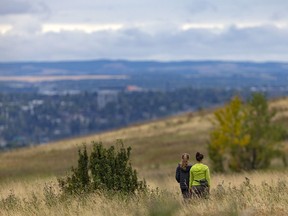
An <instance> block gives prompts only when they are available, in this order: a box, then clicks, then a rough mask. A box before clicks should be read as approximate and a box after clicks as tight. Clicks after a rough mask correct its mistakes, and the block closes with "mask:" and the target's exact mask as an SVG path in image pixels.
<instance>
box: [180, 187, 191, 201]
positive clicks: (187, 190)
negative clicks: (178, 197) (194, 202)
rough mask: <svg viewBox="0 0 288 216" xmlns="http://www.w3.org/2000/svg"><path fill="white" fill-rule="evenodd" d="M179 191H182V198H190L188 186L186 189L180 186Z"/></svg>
mask: <svg viewBox="0 0 288 216" xmlns="http://www.w3.org/2000/svg"><path fill="white" fill-rule="evenodd" d="M181 192H182V195H183V198H184V199H187V198H190V192H189V189H188V188H187V189H186V188H185V189H182V188H181Z"/></svg>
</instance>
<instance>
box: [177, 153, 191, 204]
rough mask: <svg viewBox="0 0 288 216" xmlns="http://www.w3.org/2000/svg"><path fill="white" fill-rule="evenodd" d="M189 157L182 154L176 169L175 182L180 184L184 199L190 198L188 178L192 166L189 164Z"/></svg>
mask: <svg viewBox="0 0 288 216" xmlns="http://www.w3.org/2000/svg"><path fill="white" fill-rule="evenodd" d="M189 157H190V156H189V154H187V153H184V154H183V155H182V156H181V161H180V163H179V164H178V166H177V169H176V181H177V182H178V183H179V184H180V189H181V192H182V195H183V198H184V199H187V198H190V192H189V178H190V169H191V167H192V165H191V164H189Z"/></svg>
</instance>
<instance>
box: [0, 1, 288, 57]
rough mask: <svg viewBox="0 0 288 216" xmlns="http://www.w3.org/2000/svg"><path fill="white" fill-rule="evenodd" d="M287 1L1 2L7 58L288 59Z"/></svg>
mask: <svg viewBox="0 0 288 216" xmlns="http://www.w3.org/2000/svg"><path fill="white" fill-rule="evenodd" d="M287 11H288V1H284V0H274V1H270V0H269V1H268V0H261V1H260V0H250V1H248V0H234V1H231V0H218V1H215V0H180V1H174V0H170V1H167V0H165V1H164V0H158V1H155V0H154V1H152V0H145V1H135V0H105V1H103V0H81V1H80V0H77V1H73V0H70V1H68V0H61V1H59V0H57V1H56V0H49V1H48V0H0V61H2V62H4V61H26V60H37V61H40V60H41V61H51V60H76V59H82V60H85V59H103V58H106V59H130V60H146V59H149V60H151V59H152V60H201V59H221V60H251V61H269V60H273V61H287V60H288V47H287V46H286V44H288V13H287Z"/></svg>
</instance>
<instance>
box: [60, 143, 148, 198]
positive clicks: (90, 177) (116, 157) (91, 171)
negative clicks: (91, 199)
mask: <svg viewBox="0 0 288 216" xmlns="http://www.w3.org/2000/svg"><path fill="white" fill-rule="evenodd" d="M92 145H93V148H92V152H91V154H90V156H89V157H88V153H87V149H86V146H85V145H84V146H83V148H82V149H79V150H78V155H79V159H78V166H77V167H76V168H74V167H72V170H71V171H72V174H71V175H70V176H67V177H66V178H64V179H58V182H59V186H60V188H61V189H62V191H64V192H65V193H70V194H82V193H86V192H94V191H97V190H105V191H116V192H122V193H135V192H136V191H144V190H145V189H146V183H145V180H144V181H138V177H137V172H136V170H134V169H133V168H132V166H131V163H130V161H129V158H130V152H131V147H128V148H127V149H126V148H124V145H123V142H122V141H121V140H117V141H116V145H117V146H120V148H119V150H117V149H116V148H115V147H114V146H111V147H109V148H108V149H106V148H105V147H104V146H103V145H102V143H101V142H94V141H92Z"/></svg>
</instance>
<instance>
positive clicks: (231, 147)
mask: <svg viewBox="0 0 288 216" xmlns="http://www.w3.org/2000/svg"><path fill="white" fill-rule="evenodd" d="M214 115H215V121H214V122H213V124H214V129H213V130H212V131H211V133H210V142H209V145H208V152H209V157H210V159H211V160H212V161H213V162H214V170H215V171H219V172H223V171H224V160H225V158H224V157H225V156H226V157H227V158H226V160H228V165H229V167H230V168H231V169H233V170H240V169H241V160H242V158H241V154H243V153H244V148H245V146H247V145H248V144H249V142H250V136H249V134H248V133H247V127H246V124H247V111H246V110H245V109H244V107H243V103H242V101H241V100H240V98H239V97H238V96H236V97H234V98H233V99H232V100H231V101H230V103H229V104H228V105H227V106H225V107H224V108H223V109H220V110H217V111H216V112H215V113H214ZM227 153H228V154H227Z"/></svg>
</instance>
